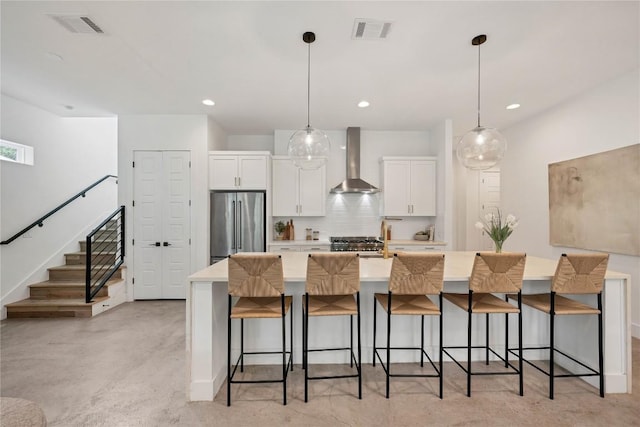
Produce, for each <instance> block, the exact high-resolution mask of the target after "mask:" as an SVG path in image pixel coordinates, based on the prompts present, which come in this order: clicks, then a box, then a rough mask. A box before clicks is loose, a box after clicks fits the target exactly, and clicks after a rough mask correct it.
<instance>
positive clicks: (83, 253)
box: [65, 251, 116, 256]
mask: <svg viewBox="0 0 640 427" xmlns="http://www.w3.org/2000/svg"><path fill="white" fill-rule="evenodd" d="M93 254H94V256H98V255H115V254H116V251H102V252H94V253H93ZM65 255H82V256H87V252H86V251H78V252H68V253H66V254H65Z"/></svg>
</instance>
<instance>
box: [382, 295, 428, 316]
mask: <svg viewBox="0 0 640 427" xmlns="http://www.w3.org/2000/svg"><path fill="white" fill-rule="evenodd" d="M375 297H376V301H378V303H379V304H380V305H381V306H382V309H383V310H384V311H385V312H386V311H389V303H388V302H389V298H387V294H376V295H375ZM391 312H392V313H393V314H406V315H416V316H420V315H423V314H424V315H439V314H440V308H439V307H438V306H437V305H436V304H434V303H433V302H432V301H431V300H430V299H429V298H427V297H426V296H425V295H397V294H394V295H393V300H392V301H391Z"/></svg>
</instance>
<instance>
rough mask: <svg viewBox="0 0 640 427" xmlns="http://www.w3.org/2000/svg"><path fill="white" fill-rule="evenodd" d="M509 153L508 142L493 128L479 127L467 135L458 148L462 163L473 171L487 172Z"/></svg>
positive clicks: (461, 139)
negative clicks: (486, 170) (506, 152)
mask: <svg viewBox="0 0 640 427" xmlns="http://www.w3.org/2000/svg"><path fill="white" fill-rule="evenodd" d="M505 151H507V140H506V139H505V137H504V136H502V134H501V133H500V132H498V131H497V130H496V129H493V128H485V127H482V126H478V127H476V128H474V129H472V130H470V131H469V132H467V133H466V134H464V136H463V137H462V138H460V141H458V145H457V147H456V155H457V156H458V160H460V163H462V165H463V166H464V167H465V168H467V169H471V170H485V169H489V168H492V167H494V166H495V165H497V164H498V163H499V162H500V160H502V157H504V153H505Z"/></svg>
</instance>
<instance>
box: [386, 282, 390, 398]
mask: <svg viewBox="0 0 640 427" xmlns="http://www.w3.org/2000/svg"><path fill="white" fill-rule="evenodd" d="M387 301H388V305H387V385H386V397H387V399H388V398H389V375H391V364H390V363H389V362H390V361H391V292H389V297H388V298H387Z"/></svg>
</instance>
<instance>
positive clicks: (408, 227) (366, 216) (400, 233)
mask: <svg viewBox="0 0 640 427" xmlns="http://www.w3.org/2000/svg"><path fill="white" fill-rule="evenodd" d="M380 203H381V195H380V194H350V193H348V194H329V195H328V196H327V206H326V216H324V217H294V218H285V217H274V218H273V221H274V222H276V221H278V220H282V221H285V222H286V221H287V220H289V219H293V223H294V225H295V229H296V240H304V238H305V228H312V229H314V230H318V231H320V239H321V240H327V239H328V238H329V237H330V236H378V235H379V234H380V222H381V221H382V217H381V216H380ZM431 223H435V218H425V217H420V218H410V217H405V218H402V220H401V221H389V222H388V224H389V225H390V226H391V230H392V231H391V237H392V239H411V238H412V237H413V235H414V234H415V233H416V232H417V231H420V230H424V229H425V228H426V227H427V226H429V224H431Z"/></svg>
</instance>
